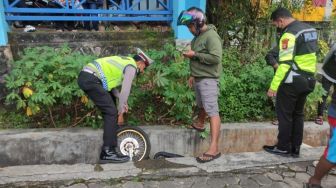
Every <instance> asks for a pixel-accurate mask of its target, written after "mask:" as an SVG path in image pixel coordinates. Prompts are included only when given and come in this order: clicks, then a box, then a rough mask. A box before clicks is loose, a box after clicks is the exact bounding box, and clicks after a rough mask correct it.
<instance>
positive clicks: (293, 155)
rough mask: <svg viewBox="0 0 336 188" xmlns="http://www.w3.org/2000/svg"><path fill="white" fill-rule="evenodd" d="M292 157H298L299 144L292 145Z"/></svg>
mask: <svg viewBox="0 0 336 188" xmlns="http://www.w3.org/2000/svg"><path fill="white" fill-rule="evenodd" d="M291 155H292V157H294V158H298V157H300V146H292V153H291Z"/></svg>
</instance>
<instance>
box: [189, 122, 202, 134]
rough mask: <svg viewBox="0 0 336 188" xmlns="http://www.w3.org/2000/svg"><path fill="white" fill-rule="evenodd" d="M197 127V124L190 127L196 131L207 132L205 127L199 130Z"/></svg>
mask: <svg viewBox="0 0 336 188" xmlns="http://www.w3.org/2000/svg"><path fill="white" fill-rule="evenodd" d="M196 125H197V124H196V123H193V124H191V125H190V126H191V128H192V129H195V130H196V131H198V132H204V131H205V127H203V128H199V127H198V126H196Z"/></svg>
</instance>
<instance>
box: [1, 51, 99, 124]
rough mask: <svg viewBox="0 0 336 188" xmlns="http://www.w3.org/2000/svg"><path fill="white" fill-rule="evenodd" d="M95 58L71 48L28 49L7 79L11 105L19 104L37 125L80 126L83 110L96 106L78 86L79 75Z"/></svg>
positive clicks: (8, 100) (18, 107)
mask: <svg viewBox="0 0 336 188" xmlns="http://www.w3.org/2000/svg"><path fill="white" fill-rule="evenodd" d="M93 59H94V57H93V56H88V55H81V54H80V53H77V52H72V51H71V49H70V48H69V47H68V46H63V47H62V48H58V49H54V48H51V47H37V48H27V49H25V50H24V54H23V56H22V58H21V59H20V60H18V61H15V62H14V64H13V65H12V66H13V69H12V71H11V73H10V74H9V75H8V76H7V77H6V78H5V80H6V87H7V88H8V90H9V92H10V93H9V94H8V95H7V97H6V102H7V104H15V105H16V108H17V110H20V111H21V112H24V113H25V114H26V116H27V117H28V118H30V119H31V120H32V121H35V122H36V121H37V122H42V124H46V123H51V124H52V125H53V126H54V127H56V126H57V125H56V124H57V123H58V122H62V121H63V123H64V120H65V122H66V123H70V122H71V123H73V124H76V123H77V122H78V120H79V119H80V118H79V116H80V114H81V113H82V112H83V111H82V110H81V109H82V107H83V106H84V105H86V106H89V107H90V106H91V107H92V106H93V105H92V103H88V102H89V101H88V99H87V98H86V96H85V95H84V93H83V92H82V91H81V90H80V89H79V87H78V85H77V76H78V73H79V72H80V70H81V69H82V67H83V65H84V64H86V63H88V62H90V61H91V60H93ZM24 113H20V114H19V115H23V114H24ZM42 126H44V125H42ZM49 126H50V125H49Z"/></svg>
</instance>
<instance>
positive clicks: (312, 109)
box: [304, 82, 326, 120]
mask: <svg viewBox="0 0 336 188" xmlns="http://www.w3.org/2000/svg"><path fill="white" fill-rule="evenodd" d="M325 94H326V91H325V90H324V89H323V87H322V84H320V83H319V82H317V83H316V85H315V88H314V91H313V92H312V93H310V94H309V95H308V97H307V101H306V104H305V112H304V114H305V118H306V119H308V120H312V119H314V118H316V116H317V104H318V102H322V96H323V95H325Z"/></svg>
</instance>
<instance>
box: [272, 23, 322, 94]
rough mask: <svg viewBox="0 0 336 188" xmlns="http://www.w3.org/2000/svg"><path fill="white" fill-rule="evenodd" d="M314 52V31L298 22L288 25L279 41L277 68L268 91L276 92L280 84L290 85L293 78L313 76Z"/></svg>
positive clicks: (315, 46)
mask: <svg viewBox="0 0 336 188" xmlns="http://www.w3.org/2000/svg"><path fill="white" fill-rule="evenodd" d="M316 52H317V32H316V29H314V28H312V27H311V26H310V25H308V24H305V23H302V22H299V21H294V22H292V23H290V24H289V25H288V26H287V27H286V28H285V30H284V32H283V34H282V36H281V38H280V41H279V67H278V69H277V71H276V73H275V75H274V77H273V80H272V83H271V87H270V89H271V90H273V91H277V90H278V88H279V86H280V84H281V83H292V82H293V76H297V75H302V74H305V75H314V73H315V72H316V62H317V56H316Z"/></svg>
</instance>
